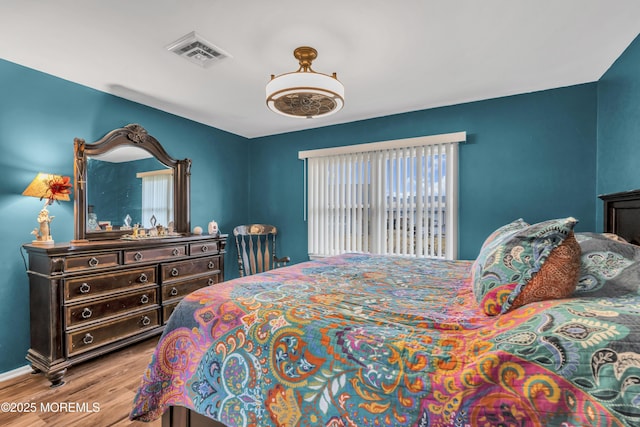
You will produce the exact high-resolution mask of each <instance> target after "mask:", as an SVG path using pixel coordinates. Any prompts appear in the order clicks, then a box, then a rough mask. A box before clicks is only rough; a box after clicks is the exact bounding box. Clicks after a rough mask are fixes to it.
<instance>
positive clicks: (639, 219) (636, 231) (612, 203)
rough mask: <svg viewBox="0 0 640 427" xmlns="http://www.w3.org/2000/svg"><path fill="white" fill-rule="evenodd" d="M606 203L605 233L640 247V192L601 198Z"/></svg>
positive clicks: (608, 195)
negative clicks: (613, 234)
mask: <svg viewBox="0 0 640 427" xmlns="http://www.w3.org/2000/svg"><path fill="white" fill-rule="evenodd" d="M600 198H601V199H602V200H603V201H604V231H605V233H615V234H617V235H618V236H620V237H622V238H624V239H625V240H626V241H628V242H629V243H633V244H635V245H640V190H634V191H626V192H623V193H614V194H605V195H602V196H600Z"/></svg>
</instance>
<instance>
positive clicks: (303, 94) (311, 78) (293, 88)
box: [266, 71, 344, 118]
mask: <svg viewBox="0 0 640 427" xmlns="http://www.w3.org/2000/svg"><path fill="white" fill-rule="evenodd" d="M266 92H267V105H268V106H269V108H270V109H271V110H272V111H274V112H276V113H279V114H283V115H285V116H289V117H298V118H315V117H320V116H329V115H331V114H334V113H337V112H338V111H340V110H341V109H342V107H343V106H344V86H343V85H342V83H340V81H339V80H338V79H337V78H335V77H332V76H328V75H326V74H321V73H316V72H313V71H308V72H304V71H298V72H294V73H287V74H282V75H280V76H278V77H274V78H273V79H271V81H270V82H269V83H268V84H267V88H266Z"/></svg>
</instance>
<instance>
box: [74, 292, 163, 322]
mask: <svg viewBox="0 0 640 427" xmlns="http://www.w3.org/2000/svg"><path fill="white" fill-rule="evenodd" d="M157 304H158V294H157V288H156V287H152V288H147V289H145V290H142V291H138V292H133V293H128V294H124V295H120V296H118V297H115V298H107V299H102V300H98V301H92V302H88V303H86V304H76V305H73V306H69V307H65V319H66V322H67V323H66V327H67V329H74V328H76V327H79V326H82V325H84V324H87V323H91V322H95V321H98V320H102V319H105V318H110V317H114V316H118V315H121V314H123V313H126V312H130V311H135V310H139V309H142V308H143V307H150V306H153V305H157Z"/></svg>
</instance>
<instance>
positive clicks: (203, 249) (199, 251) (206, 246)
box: [189, 241, 220, 255]
mask: <svg viewBox="0 0 640 427" xmlns="http://www.w3.org/2000/svg"><path fill="white" fill-rule="evenodd" d="M219 252H220V248H219V247H218V242H217V241H215V242H200V243H191V244H190V245H189V254H190V255H204V254H207V255H209V254H210V255H213V254H217V253H219Z"/></svg>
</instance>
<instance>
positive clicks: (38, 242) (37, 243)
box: [31, 240, 55, 247]
mask: <svg viewBox="0 0 640 427" xmlns="http://www.w3.org/2000/svg"><path fill="white" fill-rule="evenodd" d="M31 244H32V245H33V246H42V247H49V246H53V245H54V244H55V242H54V241H53V240H33V241H31Z"/></svg>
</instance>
